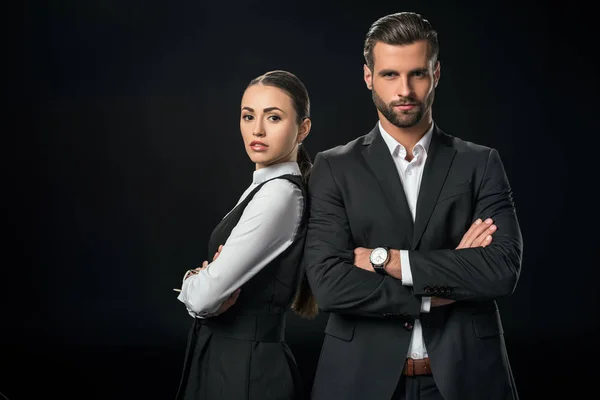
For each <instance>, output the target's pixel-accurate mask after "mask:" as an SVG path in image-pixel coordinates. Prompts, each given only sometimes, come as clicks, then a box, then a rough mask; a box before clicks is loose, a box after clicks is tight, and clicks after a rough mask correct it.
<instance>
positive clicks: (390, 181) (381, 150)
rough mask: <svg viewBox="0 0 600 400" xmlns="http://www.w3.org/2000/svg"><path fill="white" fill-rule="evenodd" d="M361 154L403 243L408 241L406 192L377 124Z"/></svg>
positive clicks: (410, 229) (410, 234)
mask: <svg viewBox="0 0 600 400" xmlns="http://www.w3.org/2000/svg"><path fill="white" fill-rule="evenodd" d="M363 144H364V145H365V149H364V150H363V156H364V158H365V161H366V162H367V166H368V167H369V169H370V170H371V171H372V172H373V175H374V176H375V178H376V179H377V181H378V182H379V186H380V187H381V190H382V191H383V192H384V193H385V195H386V197H387V198H388V200H389V203H390V209H391V210H392V213H393V215H394V216H395V218H396V220H397V221H398V223H399V224H402V232H403V233H404V235H405V240H403V241H402V242H403V243H410V242H411V239H412V237H413V221H412V214H411V212H410V209H409V207H408V202H407V201H406V194H405V193H404V188H403V187H402V182H401V181H400V177H399V176H398V170H397V169H396V164H395V163H394V160H393V158H392V155H391V154H390V150H389V148H388V147H387V145H386V143H385V141H384V140H383V137H382V136H381V133H380V132H379V128H378V126H375V128H374V129H373V130H372V131H371V133H369V134H368V135H367V136H366V137H365V141H364V143H363Z"/></svg>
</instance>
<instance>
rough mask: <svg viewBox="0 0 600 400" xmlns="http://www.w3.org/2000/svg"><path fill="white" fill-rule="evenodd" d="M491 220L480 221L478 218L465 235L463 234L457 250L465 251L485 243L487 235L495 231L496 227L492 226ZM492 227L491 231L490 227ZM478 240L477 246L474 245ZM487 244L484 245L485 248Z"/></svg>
mask: <svg viewBox="0 0 600 400" xmlns="http://www.w3.org/2000/svg"><path fill="white" fill-rule="evenodd" d="M492 222H493V220H492V219H491V218H487V219H486V220H485V221H482V220H481V218H478V219H477V220H476V221H475V222H474V223H473V224H472V225H471V227H470V228H469V230H468V231H467V233H465V234H464V236H463V238H462V240H461V241H460V243H459V244H458V247H457V249H466V248H469V247H478V246H480V245H481V244H482V243H484V242H485V239H486V237H487V235H490V234H491V233H493V232H494V231H495V230H496V226H495V225H492ZM491 226H493V228H492V229H491V230H489V229H490V227H491ZM482 235H483V236H482ZM477 239H480V240H479V241H478V242H477V243H478V244H477V245H474V242H475V240H477ZM487 244H489V243H486V246H487Z"/></svg>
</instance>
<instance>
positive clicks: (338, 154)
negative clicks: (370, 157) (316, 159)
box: [319, 135, 367, 160]
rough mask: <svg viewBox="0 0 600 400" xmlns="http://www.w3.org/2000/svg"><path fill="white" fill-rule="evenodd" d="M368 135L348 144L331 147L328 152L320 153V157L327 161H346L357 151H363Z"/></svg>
mask: <svg viewBox="0 0 600 400" xmlns="http://www.w3.org/2000/svg"><path fill="white" fill-rule="evenodd" d="M366 136H367V135H363V136H359V137H357V138H356V139H353V140H351V141H349V142H348V143H346V144H340V145H337V146H334V147H331V148H329V149H327V150H323V151H320V152H319V156H320V157H324V158H326V159H327V160H334V159H344V158H346V157H353V156H354V154H356V152H357V151H361V150H362V148H363V146H364V141H365V138H366Z"/></svg>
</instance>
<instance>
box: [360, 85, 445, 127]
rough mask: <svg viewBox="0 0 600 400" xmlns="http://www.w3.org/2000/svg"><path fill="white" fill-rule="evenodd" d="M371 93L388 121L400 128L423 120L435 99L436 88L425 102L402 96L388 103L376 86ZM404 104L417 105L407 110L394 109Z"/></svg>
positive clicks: (374, 101)
mask: <svg viewBox="0 0 600 400" xmlns="http://www.w3.org/2000/svg"><path fill="white" fill-rule="evenodd" d="M371 93H372V96H373V103H375V107H377V109H378V110H379V111H380V112H381V113H382V114H383V116H384V117H385V118H386V119H387V120H388V121H390V123H391V124H392V125H395V126H397V127H398V128H411V127H413V126H415V125H417V124H418V123H419V122H421V120H422V119H423V115H425V112H427V111H429V109H430V108H431V105H432V104H433V99H434V97H435V90H432V91H431V93H430V94H429V95H427V97H426V98H425V100H424V101H423V102H420V101H417V100H416V99H415V98H413V97H402V98H400V99H399V100H395V101H392V102H391V103H389V104H386V103H385V102H384V101H383V99H382V98H381V97H379V95H378V94H377V92H376V91H375V88H374V87H373V89H372V90H371ZM403 104H414V105H415V107H414V108H413V109H412V110H406V111H402V110H399V111H396V110H394V106H399V105H403Z"/></svg>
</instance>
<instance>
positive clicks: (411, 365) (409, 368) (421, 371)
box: [402, 357, 431, 376]
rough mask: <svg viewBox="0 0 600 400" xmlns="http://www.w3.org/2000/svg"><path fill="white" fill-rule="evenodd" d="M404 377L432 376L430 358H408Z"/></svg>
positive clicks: (403, 372) (403, 371) (403, 370)
mask: <svg viewBox="0 0 600 400" xmlns="http://www.w3.org/2000/svg"><path fill="white" fill-rule="evenodd" d="M402 375H406V376H418V375H431V364H429V357H426V358H423V359H420V360H415V359H412V358H407V359H406V362H405V363H404V368H403V369H402Z"/></svg>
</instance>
